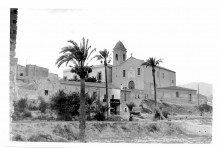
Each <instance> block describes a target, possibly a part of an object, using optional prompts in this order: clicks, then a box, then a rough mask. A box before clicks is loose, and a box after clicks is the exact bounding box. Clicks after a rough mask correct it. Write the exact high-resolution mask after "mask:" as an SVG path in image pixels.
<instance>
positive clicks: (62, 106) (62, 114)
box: [50, 90, 79, 121]
mask: <svg viewBox="0 0 220 148" xmlns="http://www.w3.org/2000/svg"><path fill="white" fill-rule="evenodd" d="M50 107H51V109H52V110H55V111H56V113H57V114H58V116H59V119H60V120H65V121H72V118H73V116H78V115H79V112H78V109H79V93H75V92H73V93H69V94H66V93H65V92H64V91H63V90H59V91H58V92H57V93H56V94H55V95H54V96H52V97H51V104H50Z"/></svg>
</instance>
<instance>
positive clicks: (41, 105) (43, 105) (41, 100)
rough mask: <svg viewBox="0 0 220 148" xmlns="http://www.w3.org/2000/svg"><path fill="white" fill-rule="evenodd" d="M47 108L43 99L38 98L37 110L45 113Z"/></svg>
mask: <svg viewBox="0 0 220 148" xmlns="http://www.w3.org/2000/svg"><path fill="white" fill-rule="evenodd" d="M47 107H48V104H47V102H45V101H44V99H43V98H40V104H39V107H38V109H39V110H40V111H41V112H42V113H45V111H46V109H47Z"/></svg>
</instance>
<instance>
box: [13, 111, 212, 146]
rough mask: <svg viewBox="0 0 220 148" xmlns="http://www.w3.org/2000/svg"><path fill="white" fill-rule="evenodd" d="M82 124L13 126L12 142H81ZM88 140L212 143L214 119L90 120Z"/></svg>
mask: <svg viewBox="0 0 220 148" xmlns="http://www.w3.org/2000/svg"><path fill="white" fill-rule="evenodd" d="M78 125H79V124H78V122H77V121H75V122H58V121H56V122H55V121H45V122H43V121H20V122H12V123H11V135H12V141H44V142H78V132H79V130H78ZM86 135H87V137H86V141H87V142H95V143H96V142H98V143H106V142H111V143H130V142H132V143H207V144H209V143H211V142H212V118H211V117H208V116H207V117H200V116H183V115H182V116H175V118H174V117H173V118H172V120H171V121H152V120H151V119H145V120H139V121H132V122H129V121H111V122H110V121H108V122H107V121H104V122H98V121H88V122H87V129H86Z"/></svg>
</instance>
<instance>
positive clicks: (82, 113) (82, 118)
mask: <svg viewBox="0 0 220 148" xmlns="http://www.w3.org/2000/svg"><path fill="white" fill-rule="evenodd" d="M80 87H81V88H80V108H79V140H80V142H85V136H86V135H85V130H86V105H85V103H86V100H85V79H81V86H80Z"/></svg>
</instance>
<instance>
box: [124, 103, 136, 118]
mask: <svg viewBox="0 0 220 148" xmlns="http://www.w3.org/2000/svg"><path fill="white" fill-rule="evenodd" d="M126 105H127V107H128V110H129V113H130V117H129V121H132V120H133V118H132V116H131V112H132V109H133V107H135V104H134V102H130V103H128V104H126Z"/></svg>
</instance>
